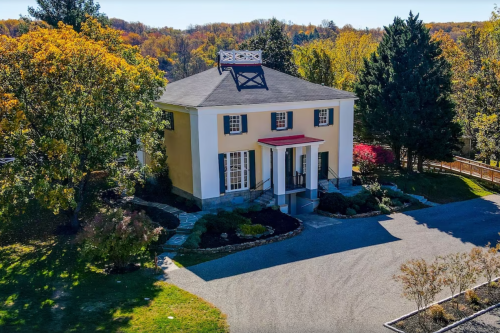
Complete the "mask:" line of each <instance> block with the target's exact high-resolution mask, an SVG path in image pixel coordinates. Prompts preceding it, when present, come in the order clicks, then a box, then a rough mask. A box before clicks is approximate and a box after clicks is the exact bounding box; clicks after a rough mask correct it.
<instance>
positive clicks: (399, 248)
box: [168, 195, 500, 333]
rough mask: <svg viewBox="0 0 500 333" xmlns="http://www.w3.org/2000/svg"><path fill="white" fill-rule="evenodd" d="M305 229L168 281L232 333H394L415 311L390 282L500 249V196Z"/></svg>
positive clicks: (318, 222)
mask: <svg viewBox="0 0 500 333" xmlns="http://www.w3.org/2000/svg"><path fill="white" fill-rule="evenodd" d="M301 219H303V220H304V222H305V224H306V228H305V230H304V232H303V233H302V234H301V235H299V236H297V237H295V238H292V239H289V240H286V241H283V242H279V243H274V244H270V245H266V246H261V247H257V248H253V249H250V250H246V251H243V252H238V253H235V254H232V255H229V256H227V257H224V258H221V259H218V260H214V261H210V262H207V263H204V264H200V265H197V266H192V267H189V268H188V269H179V270H176V271H173V272H171V273H169V276H168V281H169V282H171V283H174V284H176V285H178V286H179V287H181V288H183V289H185V290H188V291H190V292H192V293H194V294H196V295H199V296H200V297H202V298H204V299H206V300H207V301H209V302H211V303H213V304H214V305H216V306H217V307H218V308H220V309H221V310H222V312H224V313H226V314H227V315H228V321H229V324H230V326H231V332H233V333H252V332H263V333H264V332H265V333H272V332H301V333H302V332H311V333H312V332H349V333H355V332H363V333H365V332H389V331H388V330H387V329H385V328H384V327H383V326H382V324H383V323H384V322H386V321H389V320H391V319H394V318H397V317H399V316H401V315H403V314H406V313H408V312H410V311H413V310H414V305H413V304H412V303H410V302H408V301H406V300H404V299H403V298H402V297H401V296H400V293H401V290H400V286H399V285H398V284H397V283H396V282H394V281H393V280H392V279H391V277H392V276H393V275H394V274H396V273H398V268H399V265H400V264H401V263H402V262H404V261H405V260H407V259H410V258H418V257H423V258H427V259H431V258H433V257H434V256H435V255H444V254H448V253H450V252H455V251H467V250H470V249H471V248H472V247H474V246H483V245H485V244H486V243H488V242H491V243H496V242H497V241H498V240H500V236H499V235H498V232H500V196H497V195H492V196H488V197H485V198H481V199H475V200H470V201H465V202H458V203H453V204H448V205H442V206H438V207H433V208H427V209H421V210H417V211H412V212H408V213H400V214H392V215H389V216H378V217H372V218H364V219H353V220H334V219H328V218H322V217H317V216H315V215H311V216H301ZM442 296H443V297H446V296H448V295H447V294H443V295H442ZM440 298H441V297H440Z"/></svg>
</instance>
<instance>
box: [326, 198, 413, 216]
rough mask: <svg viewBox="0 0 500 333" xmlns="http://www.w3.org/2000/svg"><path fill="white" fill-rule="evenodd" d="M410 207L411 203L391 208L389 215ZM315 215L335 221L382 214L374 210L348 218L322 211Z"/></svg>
mask: <svg viewBox="0 0 500 333" xmlns="http://www.w3.org/2000/svg"><path fill="white" fill-rule="evenodd" d="M410 206H411V202H408V203H405V204H404V205H403V206H399V207H394V208H391V213H394V212H397V211H400V210H402V209H405V208H408V207H410ZM316 213H317V214H318V215H322V216H326V217H332V218H335V219H358V218H362V217H372V216H377V215H382V214H383V213H382V212H381V211H379V210H374V211H372V212H368V213H362V214H356V215H353V216H348V215H342V214H333V213H329V212H325V211H324V210H319V209H317V210H316Z"/></svg>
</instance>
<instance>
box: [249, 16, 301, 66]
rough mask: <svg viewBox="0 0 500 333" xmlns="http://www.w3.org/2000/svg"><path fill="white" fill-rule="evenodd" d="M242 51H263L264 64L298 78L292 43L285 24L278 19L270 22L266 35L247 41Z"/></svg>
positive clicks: (259, 35)
mask: <svg viewBox="0 0 500 333" xmlns="http://www.w3.org/2000/svg"><path fill="white" fill-rule="evenodd" d="M239 48H240V50H249V51H255V50H262V64H263V65H265V66H267V67H269V68H272V69H275V70H277V71H280V72H283V73H287V74H290V75H294V76H297V67H296V65H295V63H294V62H293V52H292V41H291V40H290V38H289V37H288V36H287V34H286V32H285V26H284V24H281V23H280V22H279V21H278V20H277V19H276V18H273V19H271V20H270V21H269V26H268V27H267V29H266V30H265V31H264V33H261V34H258V35H256V36H254V37H252V38H249V39H247V40H246V41H244V42H243V43H241V44H240V47H239Z"/></svg>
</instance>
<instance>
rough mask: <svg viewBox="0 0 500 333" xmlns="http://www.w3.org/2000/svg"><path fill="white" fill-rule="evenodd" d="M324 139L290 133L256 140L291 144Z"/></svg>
mask: <svg viewBox="0 0 500 333" xmlns="http://www.w3.org/2000/svg"><path fill="white" fill-rule="evenodd" d="M323 141H324V140H321V139H315V138H310V137H308V136H305V135H291V136H282V137H277V138H266V139H259V140H258V142H260V143H265V144H266V145H271V146H291V145H298V144H304V143H313V142H323Z"/></svg>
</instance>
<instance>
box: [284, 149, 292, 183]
mask: <svg viewBox="0 0 500 333" xmlns="http://www.w3.org/2000/svg"><path fill="white" fill-rule="evenodd" d="M291 184H293V148H287V149H286V152H285V186H286V187H287V188H288V187H289V185H291Z"/></svg>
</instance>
